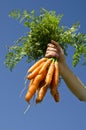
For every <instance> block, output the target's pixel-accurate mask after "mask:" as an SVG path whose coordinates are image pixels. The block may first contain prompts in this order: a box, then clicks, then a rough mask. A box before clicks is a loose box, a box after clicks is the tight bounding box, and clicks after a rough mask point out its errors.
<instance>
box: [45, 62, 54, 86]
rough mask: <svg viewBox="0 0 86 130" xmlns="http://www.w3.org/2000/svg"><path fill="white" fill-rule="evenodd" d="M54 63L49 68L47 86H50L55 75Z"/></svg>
mask: <svg viewBox="0 0 86 130" xmlns="http://www.w3.org/2000/svg"><path fill="white" fill-rule="evenodd" d="M54 68H55V67H54V62H53V61H52V63H51V64H50V66H49V68H48V72H47V75H46V79H45V82H46V84H47V85H50V83H51V80H52V77H53V73H54Z"/></svg>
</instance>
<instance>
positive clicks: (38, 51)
mask: <svg viewBox="0 0 86 130" xmlns="http://www.w3.org/2000/svg"><path fill="white" fill-rule="evenodd" d="M10 16H11V17H13V18H15V19H17V20H19V21H20V22H23V24H24V26H25V27H28V28H29V32H28V33H27V34H26V35H25V36H22V37H20V38H19V39H18V40H17V41H16V43H15V45H13V46H11V47H9V48H8V53H7V54H6V59H5V65H6V66H7V67H8V68H9V69H10V70H12V69H13V68H14V67H15V66H16V64H17V63H18V62H19V61H20V60H22V58H24V57H27V61H28V62H30V61H31V60H38V59H39V58H40V57H43V56H44V55H45V51H46V47H47V44H48V43H49V42H51V40H55V41H57V42H58V43H59V44H60V45H61V47H62V48H63V50H64V53H65V55H67V48H68V47H69V46H72V47H73V48H74V55H73V65H74V66H76V65H77V64H78V63H79V60H80V58H81V56H83V57H84V61H85V63H86V35H85V34H83V33H80V32H78V28H79V25H80V24H79V22H77V23H75V24H73V25H72V26H71V27H67V26H64V25H62V24H60V23H61V19H62V16H63V15H62V14H56V12H55V11H47V10H45V9H41V10H40V14H39V15H36V11H34V10H32V11H31V12H28V11H27V10H24V11H23V12H22V13H21V12H20V11H19V10H14V11H11V13H10ZM61 25H62V26H61Z"/></svg>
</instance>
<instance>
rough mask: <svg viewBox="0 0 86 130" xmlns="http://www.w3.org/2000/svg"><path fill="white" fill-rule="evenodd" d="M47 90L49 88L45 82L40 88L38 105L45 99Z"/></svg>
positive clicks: (37, 98) (37, 99)
mask: <svg viewBox="0 0 86 130" xmlns="http://www.w3.org/2000/svg"><path fill="white" fill-rule="evenodd" d="M47 90H48V86H47V84H46V83H45V82H44V83H43V84H42V85H41V87H40V88H39V90H38V95H37V97H36V103H39V102H41V101H42V100H43V98H44V96H45V94H46V92H47Z"/></svg>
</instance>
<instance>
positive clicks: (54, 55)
mask: <svg viewBox="0 0 86 130" xmlns="http://www.w3.org/2000/svg"><path fill="white" fill-rule="evenodd" d="M45 57H47V58H53V57H56V58H57V59H58V57H59V55H58V53H56V52H53V51H47V53H46V54H45Z"/></svg>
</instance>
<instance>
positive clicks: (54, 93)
mask: <svg viewBox="0 0 86 130" xmlns="http://www.w3.org/2000/svg"><path fill="white" fill-rule="evenodd" d="M54 65H55V70H54V75H53V78H52V81H51V84H50V90H51V94H52V96H53V97H54V99H55V101H56V102H58V101H59V93H58V90H57V87H58V83H59V66H58V62H57V61H55V63H54Z"/></svg>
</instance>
